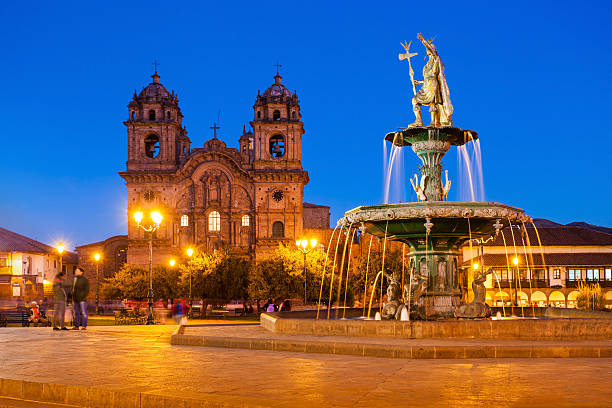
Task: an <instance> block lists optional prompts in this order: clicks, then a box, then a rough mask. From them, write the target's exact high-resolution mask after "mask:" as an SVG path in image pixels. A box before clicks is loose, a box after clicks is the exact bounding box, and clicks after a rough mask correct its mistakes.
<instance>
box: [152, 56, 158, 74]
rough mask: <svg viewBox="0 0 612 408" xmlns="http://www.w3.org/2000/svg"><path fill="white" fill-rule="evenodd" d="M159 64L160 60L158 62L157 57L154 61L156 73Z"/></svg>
mask: <svg viewBox="0 0 612 408" xmlns="http://www.w3.org/2000/svg"><path fill="white" fill-rule="evenodd" d="M158 65H159V62H157V59H155V60H154V61H153V66H154V67H155V73H156V74H157V66H158Z"/></svg>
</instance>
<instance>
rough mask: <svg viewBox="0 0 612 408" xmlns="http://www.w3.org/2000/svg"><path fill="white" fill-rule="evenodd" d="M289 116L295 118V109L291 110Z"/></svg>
mask: <svg viewBox="0 0 612 408" xmlns="http://www.w3.org/2000/svg"><path fill="white" fill-rule="evenodd" d="M291 117H292V118H293V119H295V111H293V112H291Z"/></svg>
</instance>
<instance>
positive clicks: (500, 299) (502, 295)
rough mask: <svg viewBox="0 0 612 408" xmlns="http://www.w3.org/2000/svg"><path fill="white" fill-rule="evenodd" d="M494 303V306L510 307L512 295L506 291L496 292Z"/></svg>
mask: <svg viewBox="0 0 612 408" xmlns="http://www.w3.org/2000/svg"><path fill="white" fill-rule="evenodd" d="M493 302H494V306H510V295H509V294H507V293H506V292H504V291H501V292H495V294H494V295H493Z"/></svg>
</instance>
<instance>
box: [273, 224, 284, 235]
mask: <svg viewBox="0 0 612 408" xmlns="http://www.w3.org/2000/svg"><path fill="white" fill-rule="evenodd" d="M284 237H285V226H284V225H283V223H282V222H280V221H275V222H274V224H272V238H284Z"/></svg>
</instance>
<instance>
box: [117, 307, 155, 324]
mask: <svg viewBox="0 0 612 408" xmlns="http://www.w3.org/2000/svg"><path fill="white" fill-rule="evenodd" d="M113 314H114V315H115V324H145V323H146V322H147V314H146V313H143V312H142V311H138V312H137V311H134V310H130V309H118V310H114V311H113Z"/></svg>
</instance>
